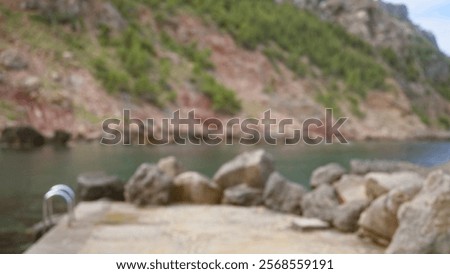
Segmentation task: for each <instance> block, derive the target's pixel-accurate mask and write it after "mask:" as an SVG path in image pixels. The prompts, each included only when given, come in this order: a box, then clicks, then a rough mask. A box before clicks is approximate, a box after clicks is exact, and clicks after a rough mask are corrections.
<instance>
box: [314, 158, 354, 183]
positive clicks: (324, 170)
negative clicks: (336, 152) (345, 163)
mask: <svg viewBox="0 0 450 274" xmlns="http://www.w3.org/2000/svg"><path fill="white" fill-rule="evenodd" d="M345 172H346V171H345V168H343V167H342V166H341V165H339V164H336V163H330V164H328V165H325V166H321V167H319V168H317V169H315V170H314V171H313V173H312V175H311V182H310V184H311V186H312V187H313V188H315V187H318V186H319V185H322V184H327V185H330V184H332V183H334V182H336V181H337V180H339V179H340V178H341V177H342V175H344V174H345Z"/></svg>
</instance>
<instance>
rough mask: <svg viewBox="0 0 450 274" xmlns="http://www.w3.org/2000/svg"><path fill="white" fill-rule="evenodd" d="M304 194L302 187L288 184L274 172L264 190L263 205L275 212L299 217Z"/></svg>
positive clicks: (296, 184) (291, 183)
mask: <svg viewBox="0 0 450 274" xmlns="http://www.w3.org/2000/svg"><path fill="white" fill-rule="evenodd" d="M305 194H306V190H305V188H304V187H303V186H302V185H300V184H298V183H293V182H290V181H288V180H287V179H286V178H284V177H283V176H281V174H279V173H278V172H274V173H272V175H270V177H269V179H268V180H267V184H266V187H265V188H264V192H263V200H264V205H265V206H266V207H268V208H270V209H273V210H276V211H280V212H285V213H292V214H298V215H301V214H302V200H303V197H304V196H305Z"/></svg>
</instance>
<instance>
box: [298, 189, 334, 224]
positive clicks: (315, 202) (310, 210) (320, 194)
mask: <svg viewBox="0 0 450 274" xmlns="http://www.w3.org/2000/svg"><path fill="white" fill-rule="evenodd" d="M338 206H339V199H338V196H337V194H336V191H335V189H334V188H333V187H332V186H330V185H321V186H319V187H318V188H316V189H315V190H313V191H312V192H309V193H307V194H306V195H305V196H304V197H303V201H302V208H303V215H304V216H305V217H308V218H319V219H321V220H323V221H325V222H329V223H331V222H332V221H333V216H334V210H335V209H336V208H337V207H338Z"/></svg>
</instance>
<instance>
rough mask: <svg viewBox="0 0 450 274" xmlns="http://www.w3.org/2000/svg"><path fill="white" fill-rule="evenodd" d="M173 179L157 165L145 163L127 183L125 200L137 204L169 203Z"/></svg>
mask: <svg viewBox="0 0 450 274" xmlns="http://www.w3.org/2000/svg"><path fill="white" fill-rule="evenodd" d="M171 187H172V180H171V178H169V176H167V175H166V174H165V173H164V172H163V171H162V170H160V169H159V168H158V167H157V166H156V165H153V164H148V163H144V164H142V165H140V166H139V167H138V169H137V170H136V172H135V173H134V174H133V176H132V177H131V178H130V179H129V180H128V182H127V184H126V185H125V200H126V201H127V202H130V203H133V204H135V205H137V206H146V205H165V204H167V203H169V199H170V190H171Z"/></svg>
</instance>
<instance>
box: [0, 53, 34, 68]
mask: <svg viewBox="0 0 450 274" xmlns="http://www.w3.org/2000/svg"><path fill="white" fill-rule="evenodd" d="M0 64H1V65H2V66H3V67H5V68H6V69H8V70H23V69H26V68H27V67H28V62H27V61H26V60H25V58H24V57H23V56H22V55H21V54H20V53H19V52H18V51H17V50H15V49H7V50H4V51H2V52H1V53H0Z"/></svg>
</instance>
